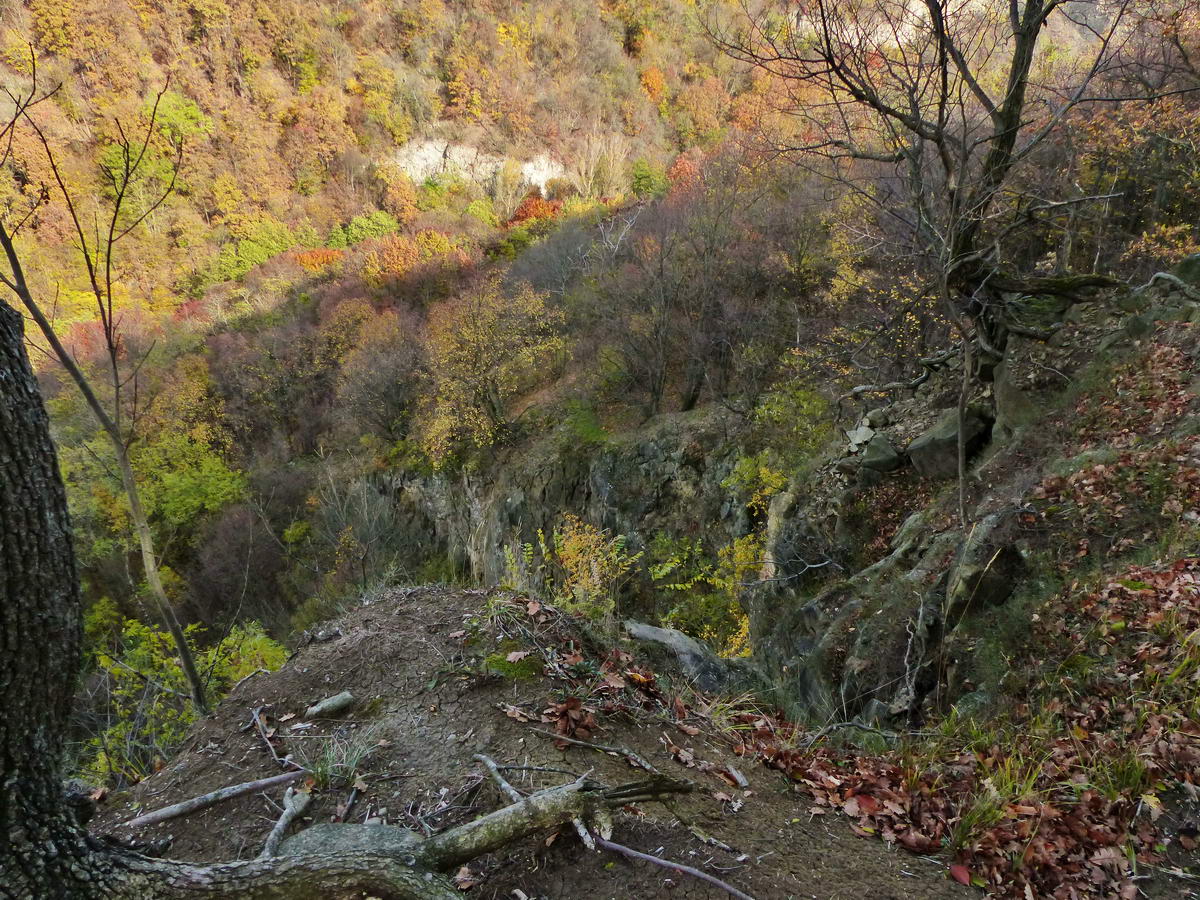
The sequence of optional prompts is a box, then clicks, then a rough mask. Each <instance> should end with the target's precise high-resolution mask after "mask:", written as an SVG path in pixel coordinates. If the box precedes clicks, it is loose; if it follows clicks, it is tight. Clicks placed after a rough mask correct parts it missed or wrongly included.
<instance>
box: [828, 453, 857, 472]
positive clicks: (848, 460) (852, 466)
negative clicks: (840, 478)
mask: <svg viewBox="0 0 1200 900" xmlns="http://www.w3.org/2000/svg"><path fill="white" fill-rule="evenodd" d="M858 466H859V462H858V457H857V456H843V457H842V458H841V459H839V460H838V461H837V462H835V463H834V464H833V470H834V471H835V472H840V473H841V474H842V475H853V474H854V473H855V472H857V471H858Z"/></svg>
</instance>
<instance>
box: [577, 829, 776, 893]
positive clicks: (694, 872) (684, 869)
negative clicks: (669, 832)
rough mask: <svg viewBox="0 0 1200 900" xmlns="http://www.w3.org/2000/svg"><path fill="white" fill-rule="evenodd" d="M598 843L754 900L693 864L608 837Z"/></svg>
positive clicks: (617, 851) (625, 854) (597, 841)
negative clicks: (646, 851)
mask: <svg viewBox="0 0 1200 900" xmlns="http://www.w3.org/2000/svg"><path fill="white" fill-rule="evenodd" d="M596 843H597V844H599V845H600V846H601V847H603V848H604V849H605V850H612V851H613V852H614V853H620V854H621V855H623V856H628V857H629V858H630V859H640V860H641V861H642V862H648V863H653V864H654V865H656V866H662V867H663V868H664V869H670V870H671V871H673V872H681V873H683V874H684V875H691V876H692V877H693V878H698V879H700V880H701V881H705V882H708V883H709V884H711V885H713V887H719V888H720V889H721V890H723V891H724V892H725V893H727V894H729V895H730V896H731V897H737V898H739V900H754V898H753V897H751V896H750V895H749V894H744V893H742V892H741V891H739V890H738V889H737V888H735V887H734V886H733V885H732V884H727V883H726V882H724V881H722V880H721V879H720V878H717V877H716V876H713V875H709V874H708V873H707V872H701V871H700V870H699V869H694V868H692V867H691V866H685V865H684V864H683V863H677V862H671V861H670V860H667V859H663V858H662V857H661V856H653V855H652V854H649V853H643V852H642V851H640V850H634V849H633V848H632V847H626V846H625V845H624V844H617V843H614V842H613V841H610V840H608V839H607V838H602V837H597V838H596Z"/></svg>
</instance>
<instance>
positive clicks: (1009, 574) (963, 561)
mask: <svg viewBox="0 0 1200 900" xmlns="http://www.w3.org/2000/svg"><path fill="white" fill-rule="evenodd" d="M1017 523H1018V516H1017V512H1016V511H1015V510H1013V509H1006V510H1002V511H1000V512H995V513H992V514H990V515H988V516H985V517H984V518H983V519H982V520H980V521H979V522H978V523H976V525H975V527H974V528H972V529H971V533H970V536H969V537H968V538H967V540H966V543H965V544H964V545H963V548H962V551H961V553H960V555H959V559H958V563H957V564H956V565H955V566H954V568H953V569H952V570H951V572H950V578H949V580H948V582H947V585H946V598H947V599H948V600H949V601H950V616H951V621H952V622H953V620H954V619H957V618H958V617H960V616H962V615H963V614H964V613H966V612H968V611H969V610H972V609H978V608H980V607H981V606H999V605H1000V604H1002V603H1004V602H1005V601H1006V600H1007V599H1008V598H1009V597H1010V596H1012V592H1013V590H1014V588H1015V587H1016V585H1017V583H1018V582H1019V581H1020V580H1021V578H1022V577H1023V576H1024V575H1025V572H1026V563H1025V557H1024V556H1022V555H1021V551H1020V550H1018V549H1017V548H1016V546H1015V540H1016V537H1017V535H1018V533H1019V529H1018V524H1017Z"/></svg>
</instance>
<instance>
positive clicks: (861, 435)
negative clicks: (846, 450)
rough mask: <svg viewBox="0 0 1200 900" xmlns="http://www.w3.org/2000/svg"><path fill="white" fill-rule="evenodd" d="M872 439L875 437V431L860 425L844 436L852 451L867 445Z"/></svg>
mask: <svg viewBox="0 0 1200 900" xmlns="http://www.w3.org/2000/svg"><path fill="white" fill-rule="evenodd" d="M873 437H875V429H873V428H871V427H869V426H867V425H860V426H859V427H858V428H855V429H854V430H853V431H850V432H847V434H846V438H847V440H849V441H850V447H851V448H852V449H854V450H857V449H858V448H859V447H861V446H863V445H864V444H867V443H869V442H870V440H871V438H873Z"/></svg>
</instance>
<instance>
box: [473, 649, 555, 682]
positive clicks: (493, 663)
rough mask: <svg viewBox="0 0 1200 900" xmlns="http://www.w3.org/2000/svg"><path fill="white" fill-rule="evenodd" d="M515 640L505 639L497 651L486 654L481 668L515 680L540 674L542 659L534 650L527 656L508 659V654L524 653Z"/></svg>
mask: <svg viewBox="0 0 1200 900" xmlns="http://www.w3.org/2000/svg"><path fill="white" fill-rule="evenodd" d="M525 652H527V651H526V650H525V649H523V648H522V647H521V646H520V645H519V644H517V643H516V641H505V642H504V643H503V644H501V648H500V650H499V651H498V652H496V653H493V654H492V655H491V656H487V657H485V658H484V660H483V670H484V671H485V672H491V673H493V674H495V675H499V676H501V677H502V678H512V679H515V680H517V681H527V680H529V679H531V678H537V677H538V676H539V675H541V674H542V665H543V660H542V656H541V654H540V653H538V652H536V651H534V652H531V653H529V655H528V656H523V657H521V658H520V659H517V660H510V659H509V656H510V655H512V654H514V653H525Z"/></svg>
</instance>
